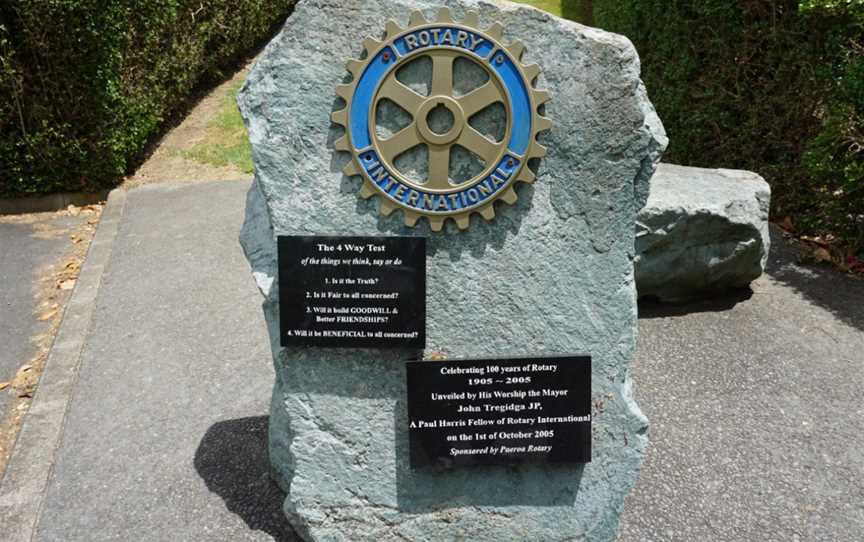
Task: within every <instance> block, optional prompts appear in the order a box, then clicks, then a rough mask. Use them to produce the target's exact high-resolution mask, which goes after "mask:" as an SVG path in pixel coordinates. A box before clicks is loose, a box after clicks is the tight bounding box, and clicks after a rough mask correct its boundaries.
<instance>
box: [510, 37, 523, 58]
mask: <svg viewBox="0 0 864 542" xmlns="http://www.w3.org/2000/svg"><path fill="white" fill-rule="evenodd" d="M507 51H509V52H510V54H511V55H513V58H515V59H516V60H522V55H523V54H525V44H524V43H522V42H521V41H520V40H516V41H514V42H513V43H511V44H510V45H508V46H507Z"/></svg>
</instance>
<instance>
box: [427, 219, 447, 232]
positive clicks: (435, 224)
mask: <svg viewBox="0 0 864 542" xmlns="http://www.w3.org/2000/svg"><path fill="white" fill-rule="evenodd" d="M429 226H430V227H431V228H432V231H441V229H442V228H443V227H444V217H443V216H430V217H429Z"/></svg>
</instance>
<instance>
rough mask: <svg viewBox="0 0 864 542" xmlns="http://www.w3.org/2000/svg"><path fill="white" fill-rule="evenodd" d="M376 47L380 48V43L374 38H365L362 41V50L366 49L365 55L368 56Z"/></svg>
mask: <svg viewBox="0 0 864 542" xmlns="http://www.w3.org/2000/svg"><path fill="white" fill-rule="evenodd" d="M378 47H381V42H380V41H378V40H376V39H375V38H366V39H364V40H363V48H364V49H366V53H368V54H370V55H371V54H372V53H373V52H374V51H375V50H376V49H378Z"/></svg>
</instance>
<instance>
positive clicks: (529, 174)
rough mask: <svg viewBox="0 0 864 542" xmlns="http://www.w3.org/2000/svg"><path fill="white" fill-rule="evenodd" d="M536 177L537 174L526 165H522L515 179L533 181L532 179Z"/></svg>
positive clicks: (525, 181) (526, 181) (524, 181)
mask: <svg viewBox="0 0 864 542" xmlns="http://www.w3.org/2000/svg"><path fill="white" fill-rule="evenodd" d="M536 178H537V176H536V175H534V172H533V171H531V169H530V168H528V167H527V166H526V167H523V168H522V171H520V172H519V175H518V176H517V177H516V180H517V181H522V182H523V183H533V182H534V179H536Z"/></svg>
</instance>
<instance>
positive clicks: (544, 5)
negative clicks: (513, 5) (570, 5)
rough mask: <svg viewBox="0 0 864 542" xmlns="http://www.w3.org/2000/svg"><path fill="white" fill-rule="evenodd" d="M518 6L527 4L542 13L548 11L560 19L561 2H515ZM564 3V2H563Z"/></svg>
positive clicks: (542, 0) (547, 0)
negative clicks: (540, 10)
mask: <svg viewBox="0 0 864 542" xmlns="http://www.w3.org/2000/svg"><path fill="white" fill-rule="evenodd" d="M516 1H517V2H519V3H520V4H528V5H529V6H534V7H535V8H540V9H542V10H543V11H548V12H549V13H551V14H553V15H557V16H559V17H561V2H562V0H516ZM564 1H566V0H564Z"/></svg>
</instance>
